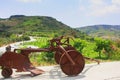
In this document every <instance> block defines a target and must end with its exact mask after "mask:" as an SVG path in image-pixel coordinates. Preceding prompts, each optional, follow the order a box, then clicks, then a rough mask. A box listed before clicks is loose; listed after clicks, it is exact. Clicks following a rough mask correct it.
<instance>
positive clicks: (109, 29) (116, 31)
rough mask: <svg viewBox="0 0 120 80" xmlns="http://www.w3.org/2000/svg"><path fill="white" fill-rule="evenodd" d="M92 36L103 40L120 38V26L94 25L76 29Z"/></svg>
mask: <svg viewBox="0 0 120 80" xmlns="http://www.w3.org/2000/svg"><path fill="white" fill-rule="evenodd" d="M76 29H77V30H79V31H82V32H85V33H87V34H88V35H90V36H98V37H103V38H120V25H92V26H85V27H80V28H76Z"/></svg>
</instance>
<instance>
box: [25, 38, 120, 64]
mask: <svg viewBox="0 0 120 80" xmlns="http://www.w3.org/2000/svg"><path fill="white" fill-rule="evenodd" d="M50 39H52V38H46V37H41V38H37V39H36V41H34V42H27V43H24V44H23V45H24V46H23V47H24V48H25V47H29V46H35V47H39V48H48V47H49V46H50V45H49V44H50V42H49V40H50ZM70 44H71V45H72V46H74V47H75V48H76V50H77V51H79V52H80V53H81V54H82V55H83V56H86V57H89V58H94V59H98V60H100V61H114V60H120V48H119V46H118V45H116V44H115V43H113V42H112V41H109V40H104V39H101V38H96V39H94V40H93V41H89V40H81V39H80V38H74V41H73V40H70ZM111 46H112V47H111ZM113 48H114V49H113ZM30 59H31V61H32V63H33V64H34V65H54V64H56V63H55V60H54V53H53V52H49V53H48V52H37V53H32V54H31V55H30ZM87 62H89V61H87Z"/></svg>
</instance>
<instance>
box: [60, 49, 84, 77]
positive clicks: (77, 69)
mask: <svg viewBox="0 0 120 80" xmlns="http://www.w3.org/2000/svg"><path fill="white" fill-rule="evenodd" d="M67 53H68V54H69V56H70V57H71V58H72V60H73V61H74V62H75V65H73V64H72V63H71V62H70V60H69V59H68V58H67V56H66V55H65V54H62V56H61V58H60V66H61V69H62V71H63V72H64V73H65V74H66V75H68V76H76V75H78V74H79V73H81V72H82V70H83V68H84V65H85V61H84V58H83V56H82V54H80V53H79V52H77V51H76V50H68V51H67Z"/></svg>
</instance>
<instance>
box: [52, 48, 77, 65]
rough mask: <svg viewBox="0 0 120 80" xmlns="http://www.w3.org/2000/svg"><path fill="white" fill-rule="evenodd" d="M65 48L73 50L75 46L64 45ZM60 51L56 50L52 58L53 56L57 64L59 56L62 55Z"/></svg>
mask: <svg viewBox="0 0 120 80" xmlns="http://www.w3.org/2000/svg"><path fill="white" fill-rule="evenodd" d="M64 49H65V50H67V51H68V50H75V48H73V47H72V46H67V47H64ZM62 54H63V53H62V52H61V51H56V52H55V54H54V58H55V61H56V63H57V64H59V62H60V58H61V56H62Z"/></svg>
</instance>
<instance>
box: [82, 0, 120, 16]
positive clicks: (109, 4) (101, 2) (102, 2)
mask: <svg viewBox="0 0 120 80" xmlns="http://www.w3.org/2000/svg"><path fill="white" fill-rule="evenodd" d="M82 9H85V10H86V11H89V12H88V13H89V14H88V13H87V14H86V15H88V16H106V15H111V14H116V13H120V0H89V2H88V5H86V6H84V8H83V6H82ZM85 10H84V11H85Z"/></svg>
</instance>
